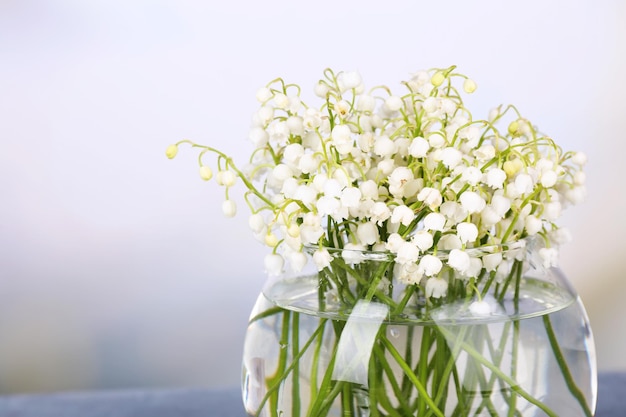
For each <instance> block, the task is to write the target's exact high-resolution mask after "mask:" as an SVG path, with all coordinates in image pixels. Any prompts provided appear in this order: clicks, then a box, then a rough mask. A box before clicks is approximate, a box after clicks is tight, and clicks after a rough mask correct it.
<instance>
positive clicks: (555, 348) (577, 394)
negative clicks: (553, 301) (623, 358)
mask: <svg viewBox="0 0 626 417" xmlns="http://www.w3.org/2000/svg"><path fill="white" fill-rule="evenodd" d="M543 324H544V326H545V327H546V332H547V333H548V339H549V340H550V346H551V347H552V352H554V357H555V358H556V361H557V363H558V364H559V368H560V369H561V373H562V374H563V377H564V378H565V383H566V384H567V388H568V389H569V390H570V392H571V393H572V395H573V396H574V398H576V400H577V401H578V403H579V404H580V406H581V407H582V409H583V411H584V413H585V416H587V417H592V416H593V413H592V412H591V408H589V405H588V404H587V400H586V399H585V395H584V394H583V393H582V391H581V390H580V388H578V386H577V385H576V382H575V381H574V378H573V376H572V372H571V371H570V369H569V366H567V362H566V361H565V357H564V356H563V352H562V351H561V348H560V346H559V342H558V341H557V339H556V335H555V333H554V328H553V327H552V322H551V321H550V317H548V315H547V314H546V315H544V316H543Z"/></svg>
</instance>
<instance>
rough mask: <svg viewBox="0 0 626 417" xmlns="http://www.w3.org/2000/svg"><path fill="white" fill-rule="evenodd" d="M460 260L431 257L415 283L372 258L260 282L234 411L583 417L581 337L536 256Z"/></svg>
mask: <svg viewBox="0 0 626 417" xmlns="http://www.w3.org/2000/svg"><path fill="white" fill-rule="evenodd" d="M316 250H318V248H312V249H311V250H310V251H309V254H312V253H313V252H314V251H316ZM325 252H326V251H325ZM467 252H468V253H469V254H470V260H471V261H472V262H473V263H474V271H473V272H472V273H469V274H468V273H467V272H464V273H463V274H461V273H459V272H458V268H453V267H451V266H449V264H450V259H449V256H450V253H447V252H442V251H440V252H439V253H438V254H436V255H433V254H431V255H430V256H436V258H437V259H438V260H440V261H441V263H442V267H441V269H440V270H439V271H438V272H437V273H436V274H434V273H432V271H431V274H430V275H426V274H424V271H423V270H420V268H418V265H421V264H419V262H418V263H416V264H414V265H406V264H403V265H401V264H398V263H397V262H396V260H395V259H394V257H393V256H392V255H391V254H389V253H386V252H363V251H351V250H340V249H336V250H333V249H327V253H328V254H329V255H330V257H329V260H328V264H327V265H326V266H325V267H324V268H323V269H322V270H318V267H317V266H316V264H315V263H313V262H309V263H308V264H307V265H308V266H307V267H308V268H309V269H308V270H307V269H306V268H305V270H303V271H301V272H299V273H289V274H287V273H286V274H283V275H281V276H279V277H276V278H275V279H272V280H270V281H269V282H268V284H267V285H266V287H265V288H264V290H263V292H262V293H261V295H260V296H259V297H258V300H257V302H256V305H255V306H254V308H253V310H252V313H251V316H250V322H249V326H248V330H247V333H246V339H245V345H244V357H243V384H242V388H243V400H244V405H245V409H246V411H247V413H248V414H249V415H251V416H267V417H279V416H282V417H286V416H290V417H297V416H309V417H322V416H324V417H326V416H336V417H349V416H359V417H364V416H373V417H374V416H381V417H382V416H390V417H391V416H394V417H406V416H420V417H425V416H438V417H443V416H463V417H465V416H524V417H529V416H561V417H562V416H568V417H576V416H592V415H593V413H594V410H595V404H596V385H597V382H596V379H597V374H596V365H595V348H594V343H593V336H592V333H591V329H590V326H589V321H588V318H587V315H586V313H585V309H584V307H583V304H582V302H581V300H580V298H579V297H578V295H577V294H576V292H575V290H574V289H573V288H572V286H571V285H570V283H569V282H568V280H567V278H566V277H565V276H564V275H563V274H562V273H561V271H560V270H559V269H558V268H556V267H553V266H551V262H550V259H549V248H544V247H542V245H541V243H540V241H537V240H522V241H518V242H515V243H512V244H509V245H501V246H490V247H484V248H477V249H471V250H468V251H467ZM547 255H548V256H547ZM476 260H480V263H479V262H478V261H476ZM411 268H413V270H412V269H411Z"/></svg>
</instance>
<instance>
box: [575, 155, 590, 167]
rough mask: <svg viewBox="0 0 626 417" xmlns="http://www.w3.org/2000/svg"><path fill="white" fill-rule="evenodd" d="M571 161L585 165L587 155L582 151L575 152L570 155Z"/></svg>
mask: <svg viewBox="0 0 626 417" xmlns="http://www.w3.org/2000/svg"><path fill="white" fill-rule="evenodd" d="M572 162H574V163H575V164H576V165H580V166H582V165H585V164H586V163H587V155H585V153H584V152H576V153H575V154H574V156H573V157H572Z"/></svg>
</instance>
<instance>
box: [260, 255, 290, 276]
mask: <svg viewBox="0 0 626 417" xmlns="http://www.w3.org/2000/svg"><path fill="white" fill-rule="evenodd" d="M263 263H264V265H265V272H267V274H268V275H270V276H276V275H280V274H281V273H282V272H283V266H284V265H285V260H284V259H283V257H282V256H280V255H278V254H276V253H270V254H268V255H265V259H264V261H263Z"/></svg>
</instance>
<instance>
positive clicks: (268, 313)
mask: <svg viewBox="0 0 626 417" xmlns="http://www.w3.org/2000/svg"><path fill="white" fill-rule="evenodd" d="M284 312H285V310H284V309H283V308H281V307H272V308H269V309H267V310H265V311H263V312H262V313H259V314H257V315H256V316H254V317H252V318H251V319H250V320H249V321H248V325H251V324H252V323H254V322H255V321H259V320H263V319H264V318H267V317H269V316H273V315H274V314H279V313H284Z"/></svg>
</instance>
